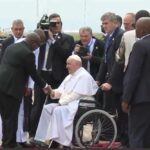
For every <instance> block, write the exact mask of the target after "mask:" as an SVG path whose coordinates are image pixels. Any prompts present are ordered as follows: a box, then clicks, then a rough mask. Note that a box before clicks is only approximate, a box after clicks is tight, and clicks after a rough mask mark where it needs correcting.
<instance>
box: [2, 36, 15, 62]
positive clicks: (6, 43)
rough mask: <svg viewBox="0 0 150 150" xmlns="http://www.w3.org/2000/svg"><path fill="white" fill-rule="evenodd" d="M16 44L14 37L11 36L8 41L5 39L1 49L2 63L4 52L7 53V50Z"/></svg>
mask: <svg viewBox="0 0 150 150" xmlns="http://www.w3.org/2000/svg"><path fill="white" fill-rule="evenodd" d="M13 43H14V37H13V36H10V37H8V38H7V39H5V40H4V41H3V42H2V48H1V53H0V62H1V60H2V57H3V55H4V52H5V49H6V48H7V47H8V46H9V45H11V44H13Z"/></svg>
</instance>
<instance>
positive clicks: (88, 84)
mask: <svg viewBox="0 0 150 150" xmlns="http://www.w3.org/2000/svg"><path fill="white" fill-rule="evenodd" d="M97 89H98V86H97V84H96V82H95V81H94V79H93V78H92V76H91V75H90V74H89V73H88V72H87V71H86V70H85V69H84V68H83V67H81V68H79V69H78V70H77V71H76V72H75V73H74V74H73V75H68V76H67V77H66V78H65V79H64V81H63V82H62V84H61V85H60V86H59V88H58V89H55V90H54V91H55V96H54V98H59V103H60V104H61V105H59V104H56V103H53V104H48V105H45V106H44V107H43V110H42V114H41V117H40V121H39V124H38V128H37V131H36V135H35V140H38V141H42V142H44V141H45V140H47V139H48V140H54V141H56V142H58V143H60V144H62V145H65V146H70V145H71V141H72V134H73V120H74V117H75V114H76V112H77V109H78V103H79V100H80V99H81V98H84V99H86V98H87V97H92V96H93V95H95V94H96V92H97Z"/></svg>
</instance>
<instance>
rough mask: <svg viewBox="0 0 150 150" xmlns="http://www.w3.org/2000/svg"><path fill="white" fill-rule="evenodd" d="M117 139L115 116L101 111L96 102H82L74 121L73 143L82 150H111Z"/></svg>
mask: <svg viewBox="0 0 150 150" xmlns="http://www.w3.org/2000/svg"><path fill="white" fill-rule="evenodd" d="M116 137H117V125H116V122H115V119H114V116H112V115H110V114H109V113H107V112H106V111H104V110H101V109H100V108H99V107H98V105H97V102H96V101H91V100H80V102H79V106H78V111H77V113H76V116H75V119H74V133H73V143H74V142H75V143H76V145H77V146H79V147H80V148H92V147H93V148H95V147H96V145H103V146H102V147H103V148H111V146H112V144H113V143H114V142H115V140H116Z"/></svg>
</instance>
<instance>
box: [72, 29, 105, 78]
mask: <svg viewBox="0 0 150 150" xmlns="http://www.w3.org/2000/svg"><path fill="white" fill-rule="evenodd" d="M79 36H80V40H79V41H76V42H75V47H74V53H75V54H77V55H79V56H80V57H81V59H82V66H83V67H84V68H85V69H86V70H87V71H88V72H89V73H90V74H91V75H92V76H93V78H94V79H95V78H96V74H97V72H98V69H99V66H100V63H101V61H102V57H103V52H104V43H103V42H102V41H100V40H98V39H97V38H95V37H93V33H92V29H91V28H90V27H82V28H80V29H79Z"/></svg>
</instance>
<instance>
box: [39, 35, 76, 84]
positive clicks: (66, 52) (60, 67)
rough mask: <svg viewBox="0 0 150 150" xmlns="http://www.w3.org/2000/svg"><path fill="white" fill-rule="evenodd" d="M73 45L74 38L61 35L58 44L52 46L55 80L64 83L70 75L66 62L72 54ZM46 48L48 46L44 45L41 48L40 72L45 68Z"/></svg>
mask: <svg viewBox="0 0 150 150" xmlns="http://www.w3.org/2000/svg"><path fill="white" fill-rule="evenodd" d="M73 45H74V39H73V37H72V36H70V35H67V34H64V33H59V35H58V36H57V38H56V42H55V43H54V44H52V45H51V46H50V50H51V51H52V75H53V77H54V79H55V80H58V81H62V80H63V79H64V78H65V76H66V75H67V74H68V72H67V69H66V60H67V58H68V57H69V56H70V55H71V54H72V50H73ZM45 47H46V45H43V46H42V47H41V48H40V53H39V59H38V71H41V69H42V66H43V62H44V56H45Z"/></svg>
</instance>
